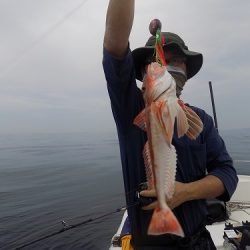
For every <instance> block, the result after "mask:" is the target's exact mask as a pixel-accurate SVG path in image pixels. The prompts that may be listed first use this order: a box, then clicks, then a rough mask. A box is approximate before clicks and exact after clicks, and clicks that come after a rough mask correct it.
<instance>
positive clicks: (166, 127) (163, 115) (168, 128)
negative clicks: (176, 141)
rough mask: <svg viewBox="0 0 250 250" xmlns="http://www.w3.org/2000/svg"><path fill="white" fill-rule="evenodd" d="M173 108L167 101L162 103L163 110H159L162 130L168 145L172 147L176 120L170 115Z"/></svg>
mask: <svg viewBox="0 0 250 250" xmlns="http://www.w3.org/2000/svg"><path fill="white" fill-rule="evenodd" d="M170 109H171V108H170V107H169V105H168V103H167V102H166V101H162V103H161V108H160V110H159V115H158V117H160V118H159V120H160V124H161V128H162V129H163V134H164V136H165V138H166V141H167V143H168V145H169V146H170V145H171V143H172V138H173V127H174V120H173V118H172V116H171V114H170V112H171V110H170Z"/></svg>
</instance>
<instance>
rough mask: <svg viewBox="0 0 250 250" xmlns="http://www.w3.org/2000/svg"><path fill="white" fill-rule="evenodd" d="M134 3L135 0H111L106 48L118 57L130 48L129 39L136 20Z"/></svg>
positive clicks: (105, 40) (105, 38) (106, 31)
mask: <svg viewBox="0 0 250 250" xmlns="http://www.w3.org/2000/svg"><path fill="white" fill-rule="evenodd" d="M134 5H135V2H134V0H110V1H109V6H108V11H107V16H106V30H105V35H104V48H105V49H107V50H108V51H109V52H110V53H111V54H112V55H113V56H115V57H117V58H122V57H123V56H124V55H125V53H126V51H127V48H128V39H129V35H130V31H131V28H132V25H133V20H134Z"/></svg>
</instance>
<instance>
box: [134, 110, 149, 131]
mask: <svg viewBox="0 0 250 250" xmlns="http://www.w3.org/2000/svg"><path fill="white" fill-rule="evenodd" d="M133 123H134V124H135V125H136V126H138V127H139V128H141V129H142V130H144V131H146V110H145V109H143V110H142V111H141V112H140V113H139V114H138V115H137V116H136V117H135V119H134V122H133Z"/></svg>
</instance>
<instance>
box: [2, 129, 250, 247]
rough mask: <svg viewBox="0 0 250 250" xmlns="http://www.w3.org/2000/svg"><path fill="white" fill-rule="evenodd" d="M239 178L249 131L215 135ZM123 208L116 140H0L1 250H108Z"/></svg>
mask: <svg viewBox="0 0 250 250" xmlns="http://www.w3.org/2000/svg"><path fill="white" fill-rule="evenodd" d="M220 134H221V135H222V137H223V139H224V140H225V143H226V145H227V148H228V151H229V152H230V154H231V156H232V157H233V159H234V161H235V167H236V169H237V171H238V173H239V174H250V154H249V153H250V129H241V130H230V131H229V130H228V131H220ZM124 205H125V200H124V193H123V179H122V172H121V163H120V153H119V144H118V140H117V135H116V134H115V132H113V133H95V134H89V133H75V134H74V133H71V134H26V135H0V249H1V250H2V249H16V248H18V247H20V246H22V245H24V244H27V243H29V242H32V241H34V240H36V239H39V238H41V237H44V236H46V235H50V234H53V233H55V232H58V231H59V230H61V229H62V228H63V224H62V221H64V222H66V223H67V225H75V224H78V223H81V222H86V221H87V220H91V219H93V220H92V221H90V222H89V223H85V224H83V225H81V226H79V227H76V228H74V229H70V230H68V231H65V232H63V233H60V234H58V235H55V236H53V237H51V238H48V239H44V240H42V241H40V242H37V243H35V244H32V245H30V246H28V247H25V248H23V249H38V250H40V249H66V250H68V249H93V250H98V249H108V247H109V244H110V240H111V238H112V236H113V234H114V233H115V232H116V230H117V227H118V226H119V223H120V220H121V217H122V213H121V212H119V213H113V214H111V215H109V216H106V217H103V218H100V219H95V218H97V217H99V216H102V215H105V214H107V213H112V212H114V211H116V209H117V208H120V207H122V206H124Z"/></svg>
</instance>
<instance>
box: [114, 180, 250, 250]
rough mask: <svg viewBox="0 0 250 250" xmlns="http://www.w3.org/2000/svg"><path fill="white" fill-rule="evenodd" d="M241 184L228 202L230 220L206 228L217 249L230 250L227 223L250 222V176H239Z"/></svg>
mask: <svg viewBox="0 0 250 250" xmlns="http://www.w3.org/2000/svg"><path fill="white" fill-rule="evenodd" d="M238 177H239V184H238V186H237V189H236V191H235V193H234V195H233V196H232V198H231V200H230V202H227V211H228V213H229V219H228V220H226V221H222V222H220V223H214V224H212V225H209V226H206V228H207V229H208V230H209V232H210V233H211V236H212V239H213V241H214V243H215V246H216V248H217V249H220V250H222V249H228V248H227V246H225V242H224V238H223V235H224V229H225V223H231V224H233V226H241V225H242V222H245V221H248V222H250V195H249V192H250V176H247V175H238ZM126 217H127V212H125V213H124V215H123V218H122V222H121V224H120V226H119V228H118V230H117V232H116V234H115V235H114V237H113V238H112V239H114V238H118V237H119V236H120V233H121V230H122V227H123V224H124V221H125V219H126ZM110 250H121V247H117V246H113V245H111V247H110Z"/></svg>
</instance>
